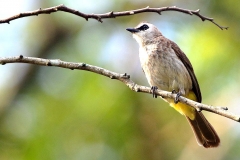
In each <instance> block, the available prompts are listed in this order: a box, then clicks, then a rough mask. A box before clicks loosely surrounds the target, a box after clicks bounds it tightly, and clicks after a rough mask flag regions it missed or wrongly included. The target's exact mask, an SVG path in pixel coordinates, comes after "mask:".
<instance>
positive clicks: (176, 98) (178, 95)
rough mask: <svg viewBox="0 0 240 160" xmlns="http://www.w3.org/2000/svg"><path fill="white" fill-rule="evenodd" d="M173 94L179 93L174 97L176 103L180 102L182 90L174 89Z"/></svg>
mask: <svg viewBox="0 0 240 160" xmlns="http://www.w3.org/2000/svg"><path fill="white" fill-rule="evenodd" d="M172 94H177V95H176V97H175V99H174V103H175V104H177V103H178V102H179V97H180V96H181V92H180V91H179V92H177V91H176V90H172Z"/></svg>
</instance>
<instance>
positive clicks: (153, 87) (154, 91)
mask: <svg viewBox="0 0 240 160" xmlns="http://www.w3.org/2000/svg"><path fill="white" fill-rule="evenodd" d="M156 90H158V87H157V86H152V87H151V92H152V95H153V98H157V94H156Z"/></svg>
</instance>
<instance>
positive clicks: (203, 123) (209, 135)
mask: <svg viewBox="0 0 240 160" xmlns="http://www.w3.org/2000/svg"><path fill="white" fill-rule="evenodd" d="M186 118H187V120H188V122H189V124H190V126H191V128H192V130H193V133H194V135H195V137H196V139H197V142H198V144H199V145H201V146H204V147H205V148H211V147H217V146H218V145H219V143H220V139H219V137H218V135H217V133H216V131H215V130H214V128H213V127H212V125H211V124H210V123H209V122H208V121H207V119H206V118H205V117H204V115H203V114H202V113H201V112H197V111H196V114H195V118H194V120H192V119H190V118H188V117H187V116H186Z"/></svg>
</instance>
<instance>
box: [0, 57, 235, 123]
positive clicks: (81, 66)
mask: <svg viewBox="0 0 240 160" xmlns="http://www.w3.org/2000/svg"><path fill="white" fill-rule="evenodd" d="M7 63H29V64H36V65H41V66H55V67H60V68H68V69H71V70H74V69H77V70H86V71H90V72H93V73H96V74H99V75H103V76H106V77H109V78H111V79H116V80H119V81H121V82H123V83H124V84H125V85H127V86H128V87H129V88H130V89H131V90H133V91H136V92H144V93H151V88H149V87H145V86H140V85H138V84H136V83H134V82H133V81H132V80H130V75H127V74H126V73H125V74H119V73H116V72H112V71H109V70H106V69H104V68H100V67H97V66H92V65H89V64H86V63H74V62H65V61H61V60H59V59H43V58H34V57H24V56H22V55H20V56H16V57H6V58H5V57H0V64H2V65H5V64H7ZM156 94H157V95H159V96H161V97H168V98H172V99H175V97H176V94H172V93H171V92H167V91H162V90H157V91H156ZM179 100H180V102H182V103H185V104H188V105H190V106H192V107H194V108H196V110H197V111H199V112H200V111H202V110H205V111H209V112H212V113H215V114H219V115H221V116H224V117H227V118H229V119H232V120H234V121H237V122H240V116H239V115H235V114H233V113H230V112H228V111H227V108H226V107H213V106H209V105H205V104H202V103H198V102H195V101H192V100H190V99H187V98H185V97H182V96H181V97H179Z"/></svg>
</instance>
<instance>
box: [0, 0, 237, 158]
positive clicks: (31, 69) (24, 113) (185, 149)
mask: <svg viewBox="0 0 240 160" xmlns="http://www.w3.org/2000/svg"><path fill="white" fill-rule="evenodd" d="M90 2H91V3H90ZM61 3H64V4H65V5H66V6H68V7H71V8H73V9H76V10H79V11H81V12H85V13H105V12H109V11H124V10H130V9H137V8H143V7H146V6H150V7H163V6H172V5H176V6H178V7H182V8H186V9H193V10H194V9H201V13H202V14H203V15H206V16H209V17H213V18H214V19H215V21H216V22H217V23H219V24H220V25H225V26H229V30H224V31H222V30H220V29H219V28H217V27H216V26H215V25H213V24H212V23H210V22H207V21H206V22H202V21H201V20H200V19H199V18H197V17H195V16H189V15H185V14H182V13H178V12H164V13H162V15H161V16H159V15H157V14H154V13H143V14H139V15H133V16H126V17H118V18H115V19H105V20H103V21H104V22H103V23H99V22H97V21H95V20H92V19H90V20H89V21H85V19H83V18H80V17H77V16H74V15H71V14H68V13H63V12H57V13H54V14H50V15H39V16H37V17H35V16H34V17H26V18H22V19H17V20H15V21H13V22H11V24H10V25H9V24H1V25H0V30H1V31H0V33H1V34H2V35H0V36H1V37H2V38H0V43H1V46H2V47H3V45H5V46H4V48H3V49H1V50H0V51H1V52H0V56H18V55H20V54H22V55H24V56H35V57H42V58H52V59H61V60H64V61H72V62H85V63H87V64H92V65H96V66H100V67H103V68H106V69H109V70H112V71H115V72H119V73H125V72H126V73H128V74H130V75H131V79H132V80H134V81H135V82H136V83H138V84H142V85H147V86H148V84H147V82H146V80H145V77H144V74H143V73H142V71H141V67H140V64H139V59H138V45H137V43H136V42H135V40H133V38H132V36H131V34H130V33H128V32H127V31H126V30H125V29H126V28H127V27H134V26H136V25H137V24H138V23H139V22H140V21H149V22H150V23H153V24H155V25H157V26H158V28H159V29H160V30H161V31H162V33H163V34H164V35H165V36H166V37H168V38H169V39H171V40H173V41H175V42H176V43H177V44H178V45H179V46H180V48H181V49H182V50H183V51H184V52H185V53H186V54H187V56H188V57H189V59H190V60H191V62H192V64H193V66H194V68H195V72H196V75H197V77H198V81H199V83H200V87H201V91H202V95H203V103H205V104H209V105H214V106H227V107H228V108H229V110H230V111H231V112H234V113H236V114H240V111H239V105H240V98H239V97H240V92H239V89H240V87H239V82H240V54H239V50H240V45H239V37H240V29H239V28H240V21H239V18H240V17H239V15H240V14H239V7H238V6H239V2H236V1H234V0H229V1H216V0H212V1H207V0H203V1H194V2H193V1H188V0H182V1H174V0H172V1H158V2H156V1H144V0H143V1H134V0H132V1H127V0H125V1H120V0H115V1H111V0H109V1H107V0H106V1H89V2H79V1H71V2H68V1H57V0H52V1H40V0H39V1H34V3H33V2H31V4H29V7H28V8H27V10H25V8H24V9H23V8H22V9H21V6H19V12H21V11H22V12H24V11H29V10H34V9H37V8H40V7H41V8H47V7H52V6H55V5H58V4H61ZM85 3H86V4H88V5H86V4H85ZM236 3H238V4H236ZM84 4H85V5H86V6H87V7H84ZM19 12H18V11H16V13H19ZM9 16H12V14H9ZM3 18H4V17H3ZM5 18H6V17H5ZM17 26H20V28H18V27H17ZM15 35H17V36H15ZM6 42H8V43H6ZM6 44H9V45H6ZM0 75H1V81H0V82H1V84H0V109H1V110H0V111H1V112H0V113H1V114H0V159H4V160H5V159H7V160H8V159H10V160H11V159H14V160H15V159H17V160H18V159H19V160H22V159H24V160H25V159H26V160H27V159H29V160H30V159H31V160H32V159H39V160H42V159H58V160H59V159H84V160H108V159H109V160H112V159H114V160H126V159H131V160H145V159H152V160H156V159H179V160H183V159H194V160H198V159H199V160H200V159H239V157H240V152H239V147H240V145H239V144H240V143H239V142H240V141H239V138H238V137H239V133H240V129H239V128H240V127H239V124H238V123H237V122H233V121H231V120H229V119H226V118H224V117H221V116H218V115H215V114H211V113H206V112H204V114H205V115H206V117H207V118H208V119H209V121H210V122H211V123H212V125H213V126H214V128H215V129H216V131H217V132H218V133H219V136H220V138H221V145H220V146H219V147H218V148H215V149H205V148H202V147H199V146H198V145H197V143H196V141H195V138H194V135H193V133H192V131H191V129H190V127H189V125H188V123H187V121H186V120H185V118H184V117H183V116H181V115H180V114H179V113H177V112H175V111H174V110H173V109H172V108H170V107H169V105H168V104H167V103H165V102H163V101H162V100H161V99H159V98H158V99H153V98H152V96H151V95H148V94H142V93H135V92H133V91H131V90H129V89H128V88H127V87H126V86H125V85H124V84H122V83H120V82H118V81H115V80H111V79H108V78H106V77H103V76H100V75H96V74H93V73H90V72H86V71H76V70H74V71H72V70H67V69H61V68H54V67H42V66H41V67H40V66H34V65H27V64H7V65H4V66H0Z"/></svg>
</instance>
